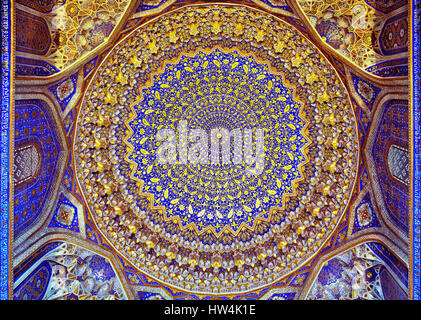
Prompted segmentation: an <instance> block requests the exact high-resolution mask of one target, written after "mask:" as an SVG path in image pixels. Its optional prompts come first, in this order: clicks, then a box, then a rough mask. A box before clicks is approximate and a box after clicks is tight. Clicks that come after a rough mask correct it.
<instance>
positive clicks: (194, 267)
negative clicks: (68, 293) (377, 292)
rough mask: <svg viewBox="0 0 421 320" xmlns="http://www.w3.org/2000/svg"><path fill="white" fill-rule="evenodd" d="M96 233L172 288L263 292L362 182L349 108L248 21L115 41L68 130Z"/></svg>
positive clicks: (239, 11)
mask: <svg viewBox="0 0 421 320" xmlns="http://www.w3.org/2000/svg"><path fill="white" fill-rule="evenodd" d="M77 123H78V128H77V131H76V136H75V144H74V152H75V155H76V157H75V165H76V171H77V178H78V181H79V184H80V186H81V189H82V191H83V195H84V198H85V201H86V203H87V205H88V207H89V209H90V211H91V214H92V216H93V217H94V220H95V222H96V225H97V227H98V229H99V231H100V232H101V233H102V234H103V235H104V236H105V237H106V238H107V239H108V240H109V241H110V242H111V243H112V244H113V246H114V248H115V249H116V250H118V251H119V252H120V254H121V255H123V256H124V257H125V258H126V259H127V260H128V261H129V262H130V263H131V264H132V265H133V266H134V267H136V268H138V269H139V270H140V271H142V272H144V273H146V274H147V275H149V276H151V277H153V278H155V279H157V280H158V281H161V282H163V283H165V284H167V285H169V286H173V287H176V288H179V289H182V290H186V291H189V292H197V293H216V294H221V293H222V294H223V293H226V294H229V293H235V292H244V291H247V290H251V289H254V288H257V287H262V286H266V285H269V284H270V283H273V282H274V281H276V280H279V279H281V278H282V277H284V276H286V275H288V274H290V273H291V272H292V271H294V270H295V269H296V268H298V267H299V266H301V265H303V263H305V262H306V261H307V260H308V259H310V258H311V257H313V256H314V255H315V254H316V253H317V252H318V251H319V250H320V249H321V248H322V246H323V244H324V243H325V241H326V240H327V239H328V238H329V236H330V235H331V234H332V232H333V231H334V230H335V228H336V225H337V224H338V222H339V220H340V218H341V216H342V214H343V212H344V210H345V208H346V207H347V205H348V199H349V195H350V192H351V190H352V188H353V184H354V181H355V177H356V166H357V162H358V143H357V137H356V128H355V121H354V115H353V110H352V106H351V104H350V102H349V97H348V96H347V93H346V89H345V87H344V86H343V84H342V82H341V80H340V78H339V77H338V75H337V73H336V72H335V70H334V68H333V67H332V66H331V65H330V63H329V62H328V60H327V59H326V58H325V57H324V56H323V54H322V53H321V52H320V51H319V49H318V48H317V47H316V46H315V45H314V44H312V43H311V42H310V41H309V40H308V39H307V38H305V37H304V36H303V35H302V34H301V33H300V32H299V31H298V30H297V29H295V28H294V27H293V26H291V25H290V24H288V23H286V22H284V21H282V20H280V19H277V18H275V17H273V16H271V15H269V14H267V13H263V12H260V11H257V10H255V9H251V8H248V7H245V6H230V5H212V6H189V7H184V8H182V9H179V10H176V11H174V12H171V13H168V14H165V15H163V16H160V17H158V18H156V19H155V20H153V21H151V22H149V23H148V24H146V25H144V26H141V27H139V28H138V29H136V30H135V31H134V32H132V33H131V34H130V35H128V36H127V37H126V38H124V39H122V40H121V41H120V42H119V43H118V44H117V45H116V46H115V47H114V48H113V49H112V50H111V51H110V53H109V54H108V56H107V57H106V58H105V59H104V60H103V62H102V64H101V66H100V67H99V68H98V69H97V71H96V74H95V76H94V78H93V79H92V81H91V83H90V86H89V87H88V89H87V91H86V93H85V96H84V101H83V103H82V105H81V109H80V111H79V115H78V122H77Z"/></svg>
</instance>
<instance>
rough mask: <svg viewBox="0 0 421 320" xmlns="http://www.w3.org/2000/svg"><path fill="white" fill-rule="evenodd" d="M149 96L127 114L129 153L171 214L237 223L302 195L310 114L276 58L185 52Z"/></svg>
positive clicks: (213, 225) (218, 227) (205, 225)
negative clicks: (271, 61)
mask: <svg viewBox="0 0 421 320" xmlns="http://www.w3.org/2000/svg"><path fill="white" fill-rule="evenodd" d="M141 96H142V99H141V100H140V101H138V102H136V103H135V104H133V105H132V108H133V111H134V112H132V115H133V116H132V117H131V118H130V119H129V121H127V122H126V125H127V127H128V129H129V130H128V134H127V136H126V139H125V141H126V143H127V144H128V145H129V148H128V150H129V152H128V154H127V157H126V159H127V160H128V161H129V162H130V163H131V164H132V166H131V167H132V173H131V177H132V178H134V179H135V180H137V181H141V184H140V185H141V188H142V190H141V191H142V193H148V194H151V195H153V197H154V206H159V207H163V208H164V209H165V216H166V218H168V219H177V220H179V222H180V224H181V226H183V227H186V226H194V227H195V228H196V229H197V230H198V231H199V232H202V231H203V230H205V229H209V228H210V229H211V230H214V231H215V232H216V233H220V232H221V231H222V230H224V229H225V228H231V229H232V230H233V231H234V232H236V231H237V230H238V229H239V228H240V226H241V225H242V224H246V225H248V226H249V227H253V224H254V221H255V217H257V216H259V217H262V218H268V217H269V214H270V211H271V209H274V208H280V207H282V206H283V204H284V200H285V196H286V195H287V194H290V195H291V194H294V192H295V182H296V181H298V180H300V178H302V172H301V167H302V166H303V164H304V163H305V161H306V156H305V151H304V148H305V146H306V144H307V143H308V140H307V139H306V138H305V133H304V132H305V127H306V122H305V121H304V116H303V115H302V114H301V113H300V111H301V109H302V106H301V104H300V103H299V102H298V101H297V100H296V99H294V91H293V89H292V86H288V85H287V83H286V81H285V79H284V78H283V75H281V74H279V73H276V72H273V71H271V70H270V69H269V67H268V65H267V64H262V63H258V62H257V61H256V60H255V59H254V57H253V56H251V55H248V56H242V55H241V54H239V53H238V52H237V51H232V52H229V53H227V52H223V51H221V50H220V49H215V50H212V51H208V52H202V51H199V52H197V53H196V54H195V55H194V56H185V55H183V56H181V58H180V59H179V60H178V61H177V62H176V63H174V64H167V65H166V67H165V70H164V71H163V72H162V73H160V74H157V75H155V76H154V77H153V84H152V85H151V86H149V87H147V88H144V89H143V90H142V94H141Z"/></svg>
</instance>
